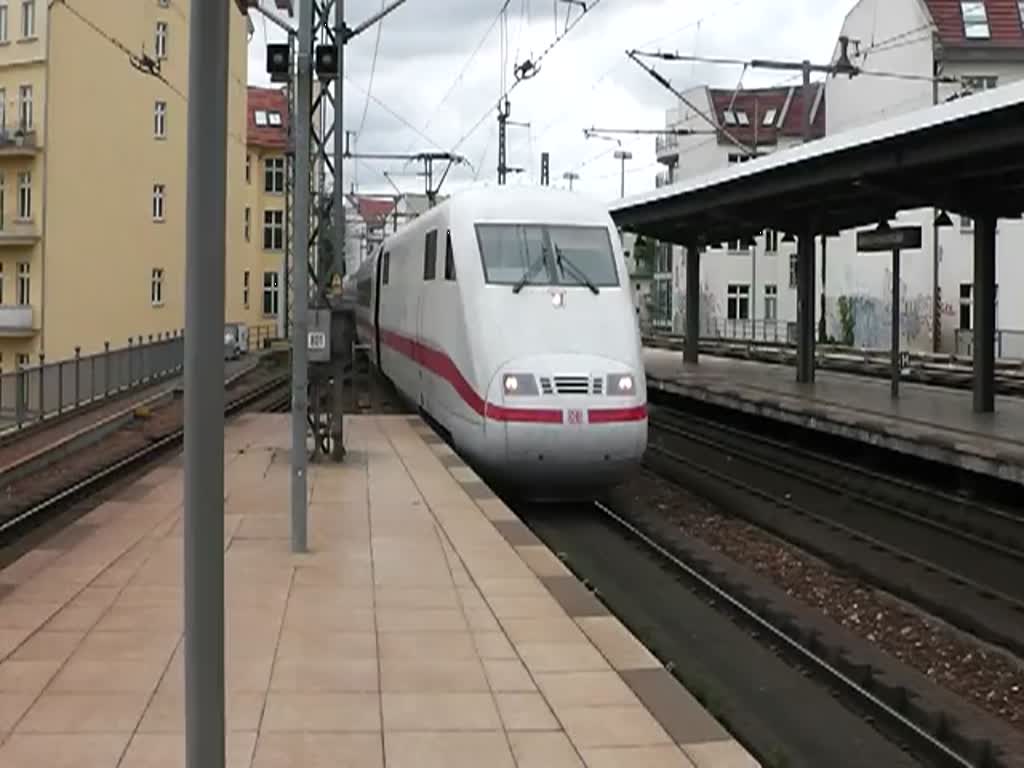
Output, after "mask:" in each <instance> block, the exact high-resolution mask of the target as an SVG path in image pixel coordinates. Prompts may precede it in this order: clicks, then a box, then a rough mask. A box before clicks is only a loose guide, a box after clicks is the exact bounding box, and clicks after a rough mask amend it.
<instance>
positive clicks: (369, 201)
mask: <svg viewBox="0 0 1024 768" xmlns="http://www.w3.org/2000/svg"><path fill="white" fill-rule="evenodd" d="M355 202H356V206H357V207H358V209H359V217H360V218H361V219H362V220H363V221H365V222H366V223H367V224H380V223H381V222H382V221H384V219H386V218H387V217H388V215H389V214H390V213H391V212H392V211H393V210H394V208H395V204H394V202H393V201H391V200H381V199H380V198H375V197H356V198H355Z"/></svg>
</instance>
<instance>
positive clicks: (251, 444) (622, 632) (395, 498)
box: [0, 414, 757, 768]
mask: <svg viewBox="0 0 1024 768" xmlns="http://www.w3.org/2000/svg"><path fill="white" fill-rule="evenodd" d="M287 419H288V416H287V415H285V416H278V415H272V414H251V415H245V416H241V417H239V418H237V419H234V420H232V421H231V422H230V423H229V426H228V431H227V435H226V451H225V459H226V461H225V473H226V486H225V487H226V495H227V499H226V505H225V519H224V524H225V532H226V551H225V576H226V602H227V611H226V614H227V617H226V631H227V645H226V661H227V679H226V684H227V704H226V706H227V723H228V729H229V734H228V738H227V753H228V765H229V766H231V767H232V768H241V767H243V766H245V767H246V768H299V767H300V766H301V768H318V767H320V766H325V767H326V766H331V767H332V768H337V767H340V766H352V767H355V766H358V768H373V766H381V768H383V766H385V765H387V766H389V768H407V767H409V766H415V768H441V767H442V766H443V767H444V768H460V767H466V768H468V767H469V766H474V767H476V766H484V765H485V766H489V767H493V768H501V767H502V766H508V767H509V768H512V767H513V766H515V767H516V768H541V767H543V768H563V767H564V768H569V767H573V768H584V767H586V768H605V767H606V766H623V767H624V768H625V767H627V766H628V767H629V768H633V766H645V767H646V768H661V767H664V768H668V767H669V766H672V767H675V766H678V767H679V768H684V767H691V768H692V767H693V766H697V767H698V768H747V767H748V766H756V765H757V763H756V762H755V760H754V759H753V758H752V757H751V756H750V755H749V754H748V753H747V752H746V751H745V750H744V749H743V748H742V747H741V746H740V745H739V744H738V742H736V741H735V740H733V739H732V738H731V737H730V735H729V734H728V733H727V732H726V731H725V730H724V729H723V728H722V727H721V726H720V725H719V724H718V723H717V722H716V721H715V720H714V719H713V718H712V717H711V716H710V715H708V714H707V713H706V712H705V711H704V710H703V709H702V707H701V706H700V705H699V703H698V702H697V701H696V700H695V699H694V698H693V697H692V696H691V695H690V694H689V693H688V692H687V691H686V690H685V689H684V688H683V687H682V686H681V685H679V684H678V683H677V682H676V680H675V678H673V677H672V676H671V674H670V673H669V672H668V671H666V670H665V669H664V668H663V667H662V665H661V664H660V663H659V662H658V661H657V659H655V658H654V657H653V656H652V655H651V654H650V653H649V652H648V651H647V650H646V649H645V648H644V647H643V645H641V643H640V642H639V641H638V640H637V639H636V638H635V637H634V636H633V635H632V634H631V633H630V632H629V631H628V630H627V629H626V628H625V627H624V626H623V625H622V624H621V623H619V621H618V620H617V619H616V618H615V617H613V616H611V615H610V614H609V613H608V611H607V609H605V608H604V606H603V605H602V604H601V603H600V602H599V601H597V600H596V599H595V598H594V597H593V595H592V594H591V593H590V592H588V591H587V590H586V588H585V587H583V585H582V584H581V583H580V582H579V581H577V580H576V579H575V577H573V576H572V575H571V574H570V573H569V572H568V571H567V570H566V569H565V568H564V566H563V565H562V563H561V562H560V561H559V560H558V558H557V557H555V556H554V555H553V554H552V553H551V552H550V551H549V550H548V549H547V548H546V547H544V546H543V545H542V544H541V543H540V541H539V540H537V539H536V538H535V537H534V536H533V534H532V533H531V532H530V531H529V529H528V528H527V527H526V526H525V525H523V523H521V522H520V521H519V520H518V519H517V518H516V516H515V515H514V514H513V512H512V511H510V510H509V509H508V508H507V507H506V506H505V505H504V504H503V503H502V502H501V501H500V500H499V499H497V498H496V497H495V496H494V495H493V494H492V493H491V491H490V490H489V489H488V488H487V486H486V485H484V484H483V483H482V482H481V481H480V479H479V478H478V477H476V475H475V474H474V473H473V472H472V471H471V470H470V469H469V468H467V467H466V466H465V465H464V464H462V462H461V461H460V460H459V459H458V457H457V456H455V454H453V453H452V451H451V450H450V449H449V448H448V447H447V446H446V445H444V444H443V443H441V442H440V441H439V439H438V438H436V437H435V436H434V435H433V434H432V433H431V432H430V431H429V429H428V428H427V427H426V426H425V425H424V424H423V422H422V421H421V420H419V419H418V418H416V417H408V416H355V417H351V418H349V419H348V420H347V422H346V428H347V445H348V448H349V453H348V456H347V457H346V460H345V463H344V464H316V465H311V466H310V473H309V479H310V518H309V544H310V551H309V552H308V553H306V554H301V555H295V554H292V553H291V552H290V537H289V514H288V495H289V466H288V451H287V444H288V440H289V434H290V433H289V428H288V421H287ZM182 475H183V465H182V459H181V457H180V456H179V457H178V458H176V459H174V460H171V461H170V462H168V463H167V464H164V465H162V466H160V467H157V468H155V469H153V470H152V471H151V472H149V473H148V474H147V475H146V476H144V477H143V478H142V479H140V480H139V481H137V482H135V483H134V484H132V485H130V486H129V487H127V488H126V489H124V490H122V491H121V492H120V493H118V494H117V495H116V496H115V497H113V498H111V499H109V500H106V501H104V502H103V503H102V504H100V505H99V506H97V507H96V508H95V509H94V510H92V511H91V512H89V513H88V514H87V515H84V516H82V517H81V518H79V519H78V520H77V521H76V522H75V523H73V524H71V525H70V526H68V527H66V528H64V529H63V530H62V531H61V532H59V533H58V534H56V535H55V536H53V537H52V538H50V539H48V540H47V541H46V542H44V543H43V544H42V545H41V546H40V547H37V548H35V549H33V550H32V551H30V552H28V553H27V554H25V555H23V556H22V557H21V558H20V559H19V560H17V561H15V562H13V563H11V564H10V565H9V566H8V567H6V568H5V569H4V570H3V571H0V766H4V768H35V767H36V766H48V768H65V767H69V766H89V768H115V766H116V767H117V768H142V767H143V766H145V767H146V768H156V767H157V766H161V767H162V766H168V767H171V766H175V767H176V768H180V766H182V765H183V764H184V666H183V662H184V658H183V654H184V647H183V641H182V614H183V610H182V567H183V551H182V545H183V541H182V508H181V507H182V491H183V488H182V485H183V477H182Z"/></svg>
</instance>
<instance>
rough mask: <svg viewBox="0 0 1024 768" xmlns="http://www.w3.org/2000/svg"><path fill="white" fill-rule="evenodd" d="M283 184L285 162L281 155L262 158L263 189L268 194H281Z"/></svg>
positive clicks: (282, 192)
mask: <svg viewBox="0 0 1024 768" xmlns="http://www.w3.org/2000/svg"><path fill="white" fill-rule="evenodd" d="M284 186H285V162H284V158H283V157H279V156H278V157H266V158H264V159H263V191H264V192H266V193H267V194H269V195H283V194H284Z"/></svg>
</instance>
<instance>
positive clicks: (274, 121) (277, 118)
mask: <svg viewBox="0 0 1024 768" xmlns="http://www.w3.org/2000/svg"><path fill="white" fill-rule="evenodd" d="M267 122H268V123H269V124H270V125H272V126H274V127H277V126H279V125H281V113H280V112H277V111H269V112H267Z"/></svg>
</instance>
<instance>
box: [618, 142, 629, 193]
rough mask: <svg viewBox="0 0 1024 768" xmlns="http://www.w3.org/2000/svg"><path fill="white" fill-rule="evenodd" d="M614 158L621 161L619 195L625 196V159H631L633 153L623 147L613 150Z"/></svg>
mask: <svg viewBox="0 0 1024 768" xmlns="http://www.w3.org/2000/svg"><path fill="white" fill-rule="evenodd" d="M615 159H616V160H619V161H620V162H621V163H622V171H621V173H620V174H619V179H620V181H619V197H625V196H626V161H627V160H632V159H633V153H632V152H630V151H629V150H625V149H617V150H615Z"/></svg>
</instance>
